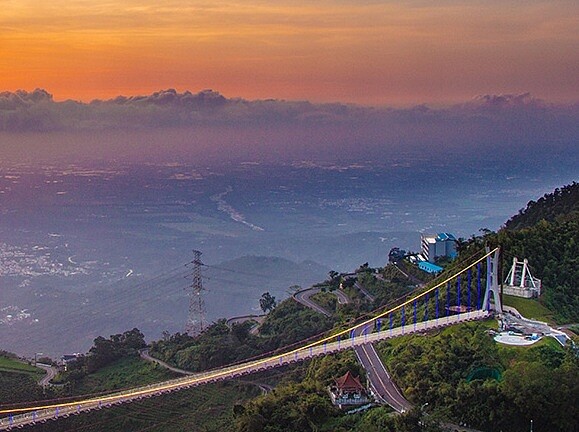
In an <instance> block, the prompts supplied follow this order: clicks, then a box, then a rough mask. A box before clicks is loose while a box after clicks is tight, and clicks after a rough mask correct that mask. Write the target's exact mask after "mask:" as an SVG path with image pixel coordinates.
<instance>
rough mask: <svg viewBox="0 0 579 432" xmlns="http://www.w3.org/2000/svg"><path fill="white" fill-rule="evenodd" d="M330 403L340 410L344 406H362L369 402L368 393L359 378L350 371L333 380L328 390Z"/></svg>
mask: <svg viewBox="0 0 579 432" xmlns="http://www.w3.org/2000/svg"><path fill="white" fill-rule="evenodd" d="M328 390H329V393H330V398H331V399H332V403H333V404H334V405H337V406H338V407H340V408H342V407H343V406H345V405H364V404H367V403H369V402H371V400H370V397H369V396H368V392H367V391H366V389H365V388H364V386H363V385H362V383H361V382H360V378H359V377H357V376H354V375H353V374H352V373H350V371H348V372H346V373H345V374H344V375H343V376H341V377H340V378H336V379H335V380H334V385H332V386H330V387H329V388H328Z"/></svg>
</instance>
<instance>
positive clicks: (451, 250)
mask: <svg viewBox="0 0 579 432" xmlns="http://www.w3.org/2000/svg"><path fill="white" fill-rule="evenodd" d="M420 240H421V254H422V256H423V258H424V260H425V261H429V262H431V263H433V262H434V261H435V260H436V258H438V257H450V258H454V257H455V256H456V239H455V238H454V236H453V235H452V234H449V233H439V234H437V235H430V234H422V235H421V236H420Z"/></svg>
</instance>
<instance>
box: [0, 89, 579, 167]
mask: <svg viewBox="0 0 579 432" xmlns="http://www.w3.org/2000/svg"><path fill="white" fill-rule="evenodd" d="M0 132H3V133H4V134H9V135H10V136H11V137H12V140H13V141H14V140H15V139H16V138H15V137H17V136H18V135H22V134H24V133H36V134H37V135H39V136H47V135H54V134H61V135H62V136H65V135H67V134H68V135H70V134H75V136H77V137H79V140H80V141H81V142H82V141H83V140H84V138H86V137H89V136H93V135H95V136H103V135H105V134H108V135H110V134H117V135H118V136H122V137H124V138H121V139H120V141H119V142H117V143H116V144H114V146H116V147H118V148H126V147H127V144H126V142H124V143H123V142H122V141H123V140H125V141H131V143H132V144H131V146H132V148H133V149H137V148H139V144H138V143H136V141H139V140H140V142H142V143H145V142H147V141H151V144H150V146H148V148H152V149H155V152H160V150H159V148H157V147H158V145H157V147H156V145H155V144H154V143H153V141H156V140H157V138H156V137H158V136H165V137H166V140H164V141H165V142H164V143H163V146H164V148H165V149H167V148H175V149H178V150H179V151H192V150H196V149H197V150H198V149H201V148H203V149H204V150H203V151H208V149H209V150H212V151H214V152H215V153H216V157H219V155H218V153H219V154H222V156H223V153H224V152H226V151H229V150H235V151H237V152H238V153H239V152H240V153H241V154H244V155H246V156H248V157H254V156H256V155H257V156H260V157H263V158H271V159H278V158H282V159H283V158H300V157H310V156H320V155H321V154H331V155H334V156H336V157H338V156H341V157H344V158H351V157H352V156H353V155H354V154H355V153H357V152H368V154H369V155H376V156H377V157H379V156H381V155H383V154H384V153H385V152H386V151H388V150H391V149H396V150H398V151H401V150H404V151H406V150H410V149H412V150H416V151H420V150H425V154H428V155H432V154H435V153H436V152H437V151H438V150H440V151H441V152H442V151H446V152H448V151H450V150H456V151H459V150H460V151H463V150H465V149H466V150H468V149H478V150H484V151H493V149H497V148H501V149H509V150H511V151H513V152H516V151H519V150H526V151H531V152H542V151H548V152H553V151H560V150H561V151H562V150H565V151H571V152H572V153H575V154H576V153H577V143H578V142H579V104H575V105H561V104H550V103H547V102H544V101H541V100H538V99H535V98H533V97H532V96H531V95H530V94H528V93H524V94H515V95H481V96H477V97H475V98H473V99H472V100H470V101H467V102H465V103H462V104H456V105H453V106H449V107H445V108H431V107H428V106H426V105H419V106H415V107H410V108H404V109H394V108H370V107H361V106H354V105H345V104H337V103H336V104H314V103H310V102H307V101H297V102H295V101H284V100H255V101H250V100H245V99H239V98H235V99H230V98H226V97H224V96H223V95H221V94H220V93H218V92H215V91H212V90H204V91H201V92H198V93H191V92H189V91H186V92H182V93H181V92H177V91H175V90H173V89H169V90H163V91H159V92H155V93H153V94H150V95H146V96H133V97H124V96H119V97H116V98H114V99H110V100H94V101H92V102H90V103H82V102H76V101H70V100H69V101H64V102H55V101H54V99H53V97H52V95H50V94H49V93H48V92H46V91H45V90H41V89H37V90H34V91H32V92H26V91H17V92H3V93H0ZM118 136H117V138H116V139H117V140H118V139H119V138H118ZM128 136H133V137H135V136H139V139H138V140H137V139H136V138H135V139H129V138H127V137H128ZM83 137H84V138H83ZM153 137H155V138H153ZM105 141H106V140H103V145H105V144H106V142H105ZM143 145H144V144H143ZM78 146H79V147H82V144H78ZM55 148H58V145H56V147H55ZM224 149H227V150H224ZM235 151H234V153H235ZM223 157H225V156H223Z"/></svg>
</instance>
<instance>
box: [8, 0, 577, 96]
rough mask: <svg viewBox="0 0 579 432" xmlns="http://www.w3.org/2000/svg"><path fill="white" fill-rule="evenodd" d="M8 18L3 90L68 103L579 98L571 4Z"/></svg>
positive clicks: (142, 8)
mask: <svg viewBox="0 0 579 432" xmlns="http://www.w3.org/2000/svg"><path fill="white" fill-rule="evenodd" d="M3 8H4V9H3V13H2V16H1V17H0V52H1V57H0V58H1V60H0V81H1V82H2V83H3V89H2V90H15V89H18V88H23V89H28V90H31V89H34V88H37V87H41V88H45V89H47V90H48V91H50V92H51V93H53V94H54V95H55V97H56V98H58V99H59V100H62V99H68V98H71V99H77V100H83V101H89V100H91V99H106V98H112V97H115V96H117V95H119V94H123V95H135V94H148V93H151V92H153V91H157V90H160V89H162V88H179V89H189V90H191V91H196V90H199V89H203V88H213V89H215V90H218V91H219V92H221V93H223V94H226V95H228V96H232V97H237V96H239V97H245V98H269V97H275V98H285V99H307V100H312V101H317V102H329V101H343V102H355V103H361V104H387V103H394V104H404V103H411V102H432V103H442V102H452V101H458V100H464V99H468V98H470V97H472V96H474V95H475V94H480V93H501V92H522V91H530V92H532V93H534V94H537V95H539V96H541V97H545V98H547V99H549V100H554V101H571V100H576V99H578V98H579V90H578V86H577V82H578V78H579V77H578V72H577V68H576V65H577V64H579V54H578V52H579V50H578V49H577V47H578V45H579V35H578V32H577V30H576V29H577V28H579V18H578V17H579V13H577V12H579V6H578V5H577V4H576V3H575V2H572V1H562V2H557V3H556V4H552V3H551V2H547V1H535V2H532V3H528V4H521V3H518V2H514V1H505V2H495V1H490V2H488V1H484V2H483V1H482V0H480V1H472V2H462V3H461V2H454V1H450V0H448V1H443V2H439V3H437V4H436V5H433V4H432V3H431V2H425V1H414V2H399V1H365V2H354V1H348V0H346V1H338V0H326V1H322V2H317V3H315V4H311V3H309V2H305V1H301V0H300V1H297V2H296V1H292V2H290V1H289V0H284V1H280V2H271V1H264V0H262V1H259V0H252V1H249V2H243V3H242V2H235V1H233V2H225V1H215V2H211V3H207V2H201V1H189V2H185V1H179V0H173V1H161V2H158V1H155V2H154V1H152V0H141V1H137V0H120V1H105V2H97V3H95V2H87V1H83V0H73V1H65V0H55V1H52V2H50V3H44V2H43V3H40V4H34V5H33V4H32V3H30V2H26V1H22V0H20V1H19V0H17V1H13V2H11V3H10V4H8V5H4V6H3ZM572 11H575V12H576V13H572Z"/></svg>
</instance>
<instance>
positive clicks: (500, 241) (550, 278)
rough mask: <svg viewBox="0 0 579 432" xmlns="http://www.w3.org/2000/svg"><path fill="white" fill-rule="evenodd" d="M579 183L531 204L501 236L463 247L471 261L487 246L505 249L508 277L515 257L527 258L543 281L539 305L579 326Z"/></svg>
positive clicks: (487, 235)
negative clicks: (473, 256) (472, 257)
mask: <svg viewBox="0 0 579 432" xmlns="http://www.w3.org/2000/svg"><path fill="white" fill-rule="evenodd" d="M578 197H579V184H578V183H573V184H571V185H569V186H564V187H563V188H561V189H557V190H556V191H555V192H553V193H551V194H546V195H545V196H543V197H542V198H540V199H539V200H538V201H537V202H535V201H531V202H529V204H527V207H526V208H525V209H524V210H521V211H520V212H519V214H518V215H516V216H513V218H511V219H510V220H509V221H508V222H507V223H506V224H505V227H503V228H502V229H500V230H499V231H498V232H497V233H494V232H490V231H489V232H486V233H485V234H484V235H483V236H481V237H473V238H471V239H470V240H469V241H468V242H466V243H465V244H463V245H461V252H462V253H463V255H465V256H468V255H471V254H473V253H475V252H477V251H479V250H481V248H482V247H483V246H484V245H485V244H487V243H488V244H490V245H492V246H493V247H494V246H501V248H502V253H503V265H504V269H503V270H504V274H503V277H506V272H507V271H508V269H509V267H510V265H511V261H512V259H513V257H515V256H516V257H517V258H519V259H523V258H527V259H528V260H529V265H530V267H531V271H532V273H533V275H534V276H535V277H538V278H539V279H541V280H542V284H543V288H542V291H543V294H542V295H541V298H540V300H539V301H540V302H542V303H543V304H544V305H545V306H546V307H547V308H548V309H550V310H551V311H553V312H554V318H555V320H556V321H558V322H560V323H566V322H579V285H578V283H577V281H579V198H578Z"/></svg>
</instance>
